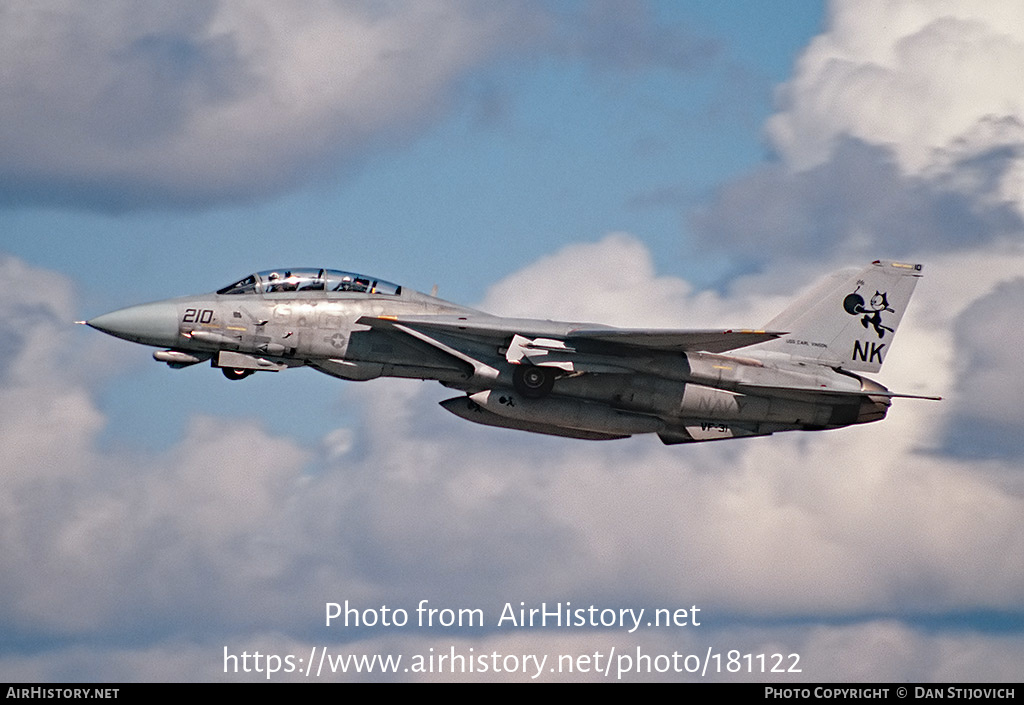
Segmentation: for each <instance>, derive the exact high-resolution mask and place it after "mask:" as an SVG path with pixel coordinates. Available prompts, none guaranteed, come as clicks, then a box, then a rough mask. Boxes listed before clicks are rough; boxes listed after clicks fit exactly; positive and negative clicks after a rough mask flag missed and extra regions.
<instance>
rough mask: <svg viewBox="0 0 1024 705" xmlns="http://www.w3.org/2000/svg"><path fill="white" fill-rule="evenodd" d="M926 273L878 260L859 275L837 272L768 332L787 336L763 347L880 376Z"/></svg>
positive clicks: (774, 321) (915, 266)
mask: <svg viewBox="0 0 1024 705" xmlns="http://www.w3.org/2000/svg"><path fill="white" fill-rule="evenodd" d="M922 269H923V267H922V265H920V264H903V263H901V262H889V261H875V262H873V263H872V264H871V265H869V266H868V267H867V268H865V269H863V270H861V271H860V272H851V271H843V272H837V273H836V274H833V275H832V276H831V277H829V278H828V279H827V280H825V281H824V282H822V283H821V284H819V285H818V286H817V287H815V288H814V289H812V290H811V291H810V292H808V293H807V294H806V295H805V296H802V297H800V298H799V299H798V300H797V301H796V302H794V303H793V304H792V305H790V306H789V307H788V308H787V309H786V310H785V311H783V312H782V313H780V314H779V315H778V316H776V317H775V318H773V319H772V320H771V321H770V322H769V323H768V324H767V325H766V326H765V328H766V329H768V330H785V331H789V334H788V335H784V336H782V337H781V338H779V339H778V340H773V341H771V342H769V343H765V344H763V345H761V346H759V348H760V349H762V350H774V351H778V352H783V353H789V354H791V355H792V356H793V357H794V358H796V359H800V360H806V361H809V362H816V363H819V364H823V365H829V366H832V367H841V368H843V369H846V370H856V371H860V372H878V370H879V369H880V368H881V366H882V362H884V361H885V356H886V355H887V354H888V352H889V350H890V349H891V347H892V340H893V337H894V336H895V335H896V327H897V326H898V325H899V323H900V319H901V318H902V317H903V312H904V311H905V310H906V308H907V304H908V303H909V302H910V295H911V294H913V293H914V286H915V285H916V284H917V280H918V279H919V278H920V277H921V272H922Z"/></svg>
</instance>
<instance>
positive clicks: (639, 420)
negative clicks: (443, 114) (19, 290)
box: [82, 261, 938, 444]
mask: <svg viewBox="0 0 1024 705" xmlns="http://www.w3.org/2000/svg"><path fill="white" fill-rule="evenodd" d="M921 270H922V267H921V265H919V264H903V263H899V262H883V261H876V262H873V263H872V264H871V265H869V266H868V267H866V268H865V269H864V270H862V271H860V272H857V271H855V270H854V271H852V272H850V271H846V272H838V273H836V274H833V275H832V276H831V277H829V278H828V279H826V280H825V281H823V282H822V283H821V284H820V285H819V286H818V287H816V288H815V289H814V290H812V291H810V292H809V293H808V294H807V295H805V296H803V297H802V298H800V300H798V301H797V302H796V303H794V304H793V305H792V306H790V307H789V308H787V309H786V310H785V311H783V312H782V313H781V314H780V315H779V316H777V317H776V318H774V319H773V320H772V321H770V322H769V323H768V324H767V326H765V328H764V329H763V330H648V329H628V328H613V327H610V326H603V325H593V324H584V323H563V322H558V321H547V320H535V319H525V318H503V317H499V316H493V315H490V314H487V313H484V312H482V311H477V310H474V309H471V308H466V307H464V306H459V305H457V304H453V303H450V302H448V301H444V300H442V299H439V298H436V297H435V296H428V295H426V294H422V293H419V292H417V291H412V290H410V289H407V288H404V287H401V286H398V285H396V284H392V283H390V282H386V281H383V280H380V279H376V278H374V277H371V276H364V275H362V274H355V273H352V272H343V271H337V270H333V269H276V270H268V271H265V272H259V273H257V274H251V275H249V276H247V277H245V278H243V279H240V280H239V281H237V282H235V283H234V284H230V285H229V286H226V287H224V288H223V289H220V290H219V291H217V292H215V293H210V294H203V295H199V296H188V297H185V298H180V299H171V300H167V301H158V302H156V303H150V304H143V305H140V306H132V307H129V308H124V309H121V310H118V311H114V312H112V313H107V314H104V315H102V316H98V317H96V318H93V319H92V320H90V321H82V323H86V324H87V325H89V326H92V327H93V328H96V329H97V330H101V331H103V332H105V333H109V334H110V335H113V336H117V337H118V338H123V339H125V340H130V341H132V342H136V343H142V344H144V345H152V346H156V347H158V348H161V349H160V350H157V351H156V352H154V353H153V357H154V358H156V359H157V360H159V361H160V362H165V363H167V364H168V365H170V366H171V367H173V368H181V367H188V366H190V365H195V364H198V363H201V362H206V361H209V362H210V364H211V365H212V366H213V367H217V368H220V370H221V371H222V372H223V373H224V376H226V377H227V378H228V379H232V380H240V379H243V378H245V377H248V376H249V375H251V374H253V373H254V372H259V371H270V372H277V371H280V370H284V369H286V368H289V367H300V366H307V367H312V368H314V369H316V370H319V371H320V372H323V373H325V374H328V375H331V376H332V377H340V378H341V379H347V380H369V379H373V378H375V377H382V376H383V377H408V378H417V379H432V380H437V381H438V382H440V383H441V384H443V385H445V386H446V387H450V388H452V389H457V390H459V391H460V392H462V393H461V394H459V395H458V396H456V397H453V398H451V399H448V400H446V401H443V402H441V406H443V407H444V408H445V409H447V410H448V411H450V412H452V413H453V414H455V415H457V416H460V417H462V418H464V419H468V420H469V421H474V422H476V423H480V424H485V425H488V426H500V427H503V428H512V429H519V430H523V431H531V432H534V433H544V434H550V435H555V436H567V437H569V438H581V439H588V440H608V439H615V438H626V437H628V436H632V435H634V434H639V433H656V434H658V437H659V438H661V440H662V441H663V442H665V443H668V444H674V443H691V442H696V441H710V440H718V439H724V438H740V437H748V436H768V435H771V434H773V433H776V432H779V431H798V430H799V431H813V430H822V429H831V428H840V427H843V426H849V425H852V424H862V423H868V422H871V421H878V420H880V419H882V418H884V417H885V415H886V412H887V411H888V409H889V405H890V404H891V399H892V398H893V397H914V396H915V395H909V394H895V393H893V392H890V391H889V390H888V389H886V388H885V387H883V386H882V385H880V384H878V383H877V382H874V381H872V380H870V379H866V378H864V377H862V376H860V375H859V374H857V373H858V372H877V371H878V370H879V368H881V366H882V362H883V361H884V360H885V356H886V355H887V354H888V353H889V351H890V350H891V348H892V340H893V336H894V335H895V333H896V327H897V326H898V325H899V322H900V319H901V318H902V316H903V312H904V310H905V309H906V307H907V303H908V302H909V301H910V295H911V293H913V290H914V285H915V284H916V283H917V280H918V278H919V277H920V276H921ZM915 398H924V399H938V397H915Z"/></svg>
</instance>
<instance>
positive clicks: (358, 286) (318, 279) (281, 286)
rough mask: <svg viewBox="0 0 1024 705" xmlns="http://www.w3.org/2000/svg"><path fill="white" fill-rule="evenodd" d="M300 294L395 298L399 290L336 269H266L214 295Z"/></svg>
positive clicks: (375, 280)
mask: <svg viewBox="0 0 1024 705" xmlns="http://www.w3.org/2000/svg"><path fill="white" fill-rule="evenodd" d="M301 291H348V292H354V293H358V294H380V295H384V296H398V295H399V294H401V293H402V287H400V286H398V285H397V284H392V283H391V282H386V281H383V280H381V279H374V278H373V277H368V276H366V275H363V274H356V273H354V272H341V271H338V270H336V269H268V270H267V271H265V272H257V273H256V274H250V275H249V276H247V277H245V278H244V279H240V280H238V281H237V282H235V283H234V284H231V285H229V286H226V287H224V288H223V289H220V290H218V291H217V293H218V294H278V293H283V292H288V293H292V292H301Z"/></svg>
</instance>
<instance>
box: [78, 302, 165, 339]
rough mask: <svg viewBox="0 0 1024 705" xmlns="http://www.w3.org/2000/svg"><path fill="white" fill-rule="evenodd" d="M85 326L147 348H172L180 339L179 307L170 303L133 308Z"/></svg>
mask: <svg viewBox="0 0 1024 705" xmlns="http://www.w3.org/2000/svg"><path fill="white" fill-rule="evenodd" d="M85 323H86V325H88V326H90V327H91V328H95V329H96V330H100V331H103V332H104V333H107V334H109V335H113V336H115V337H117V338H123V339H124V340H130V341H132V342H133V343H143V344H144V345H158V346H163V345H166V346H172V345H174V344H175V343H176V342H177V339H178V307H177V306H176V305H175V304H172V303H168V302H166V301H157V302H156V303H151V304H142V305H140V306H129V307H128V308H122V309H119V310H117V311H112V312H110V313H104V314H103V315H102V316H97V317H96V318H93V319H91V320H88V321H86V322H85Z"/></svg>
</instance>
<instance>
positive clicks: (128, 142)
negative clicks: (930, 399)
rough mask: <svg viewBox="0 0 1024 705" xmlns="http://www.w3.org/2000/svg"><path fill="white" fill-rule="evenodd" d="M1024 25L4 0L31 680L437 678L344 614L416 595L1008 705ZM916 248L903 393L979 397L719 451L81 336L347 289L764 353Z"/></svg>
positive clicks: (9, 673)
mask: <svg viewBox="0 0 1024 705" xmlns="http://www.w3.org/2000/svg"><path fill="white" fill-rule="evenodd" d="M1020 12H1021V10H1020V8H1019V7H1018V6H1017V5H1016V3H1014V2H1009V1H1008V2H1005V3H1003V2H993V3H991V4H990V5H986V6H984V7H975V5H974V4H973V3H964V4H961V3H956V2H939V3H930V2H924V1H923V0H921V1H920V2H909V3H905V4H900V5H899V6H893V5H890V4H889V3H886V2H882V1H881V0H878V1H877V2H869V3H848V2H842V1H839V0H837V1H836V2H834V3H831V4H829V5H828V6H827V7H826V6H825V5H823V4H819V3H811V2H775V3H754V2H750V3H741V2H735V3H677V2H657V1H653V2H616V1H614V0H609V1H607V2H588V3H584V2H553V1H552V2H539V1H538V2H529V1H526V0H524V1H522V2H512V3H502V4H501V5H485V4H481V3H474V2H462V1H460V0H452V1H451V2H445V3H440V2H439V3H417V2H410V3H405V2H385V3H375V2H364V1H361V0H360V1H355V2H351V3H341V4H331V3H326V2H324V3H318V2H314V3H309V4H308V5H305V6H302V8H301V9H298V8H297V7H296V6H293V5H287V6H283V5H280V4H274V3H260V2H253V3H226V2H219V3H179V4H176V5H175V6H173V7H170V8H167V7H163V6H158V5H152V6H149V5H142V6H137V5H135V4H133V3H127V2H120V1H119V0H109V1H107V2H103V3H99V4H97V5H95V6H94V9H92V10H85V9H83V8H82V7H79V6H77V5H75V4H74V3H69V2H63V1H62V0H48V2H44V3H37V4H33V5H32V6H31V7H23V6H21V5H20V4H18V3H14V2H4V1H0V89H3V90H4V93H5V95H8V96H12V98H11V99H10V100H8V101H6V102H5V104H4V105H3V106H0V153H4V154H5V155H7V158H6V159H5V160H4V163H3V164H0V270H2V271H3V272H4V274H5V280H6V281H7V282H8V285H7V287H6V290H7V292H8V294H7V296H6V300H2V301H0V332H2V333H3V336H4V338H3V339H4V341H5V342H4V343H2V344H0V351H2V352H3V358H4V361H3V362H0V409H2V411H0V441H2V442H3V444H4V447H5V448H7V449H8V453H7V457H6V458H5V459H4V460H3V461H0V472H2V473H3V474H4V475H5V481H4V489H3V490H2V491H0V526H4V527H6V528H5V529H4V531H3V532H2V533H0V556H2V557H0V576H3V577H0V595H4V597H0V634H3V635H4V636H3V637H2V638H0V676H2V677H3V678H5V679H14V680H92V679H98V680H104V679H109V680H122V679H124V680H131V679H143V680H153V679H157V680H190V679H202V680H218V679H225V676H224V674H223V673H222V672H221V670H220V661H219V655H220V654H221V653H222V650H223V647H224V646H225V645H229V646H230V648H232V649H236V650H237V651H238V652H241V651H242V650H243V648H247V647H250V648H251V647H254V646H258V647H259V648H263V649H265V650H277V651H280V652H281V653H284V652H285V651H287V650H289V649H292V650H294V651H295V652H296V653H300V652H301V653H308V652H309V648H310V646H311V645H323V644H328V645H331V646H332V648H337V649H339V650H343V649H346V648H352V649H359V650H364V651H365V650H369V651H373V650H381V649H383V650H392V651H394V652H396V653H399V652H400V653H405V654H411V653H412V652H414V651H417V650H419V651H424V650H426V649H427V648H429V647H431V646H435V645H437V646H443V647H447V646H448V645H449V641H444V640H441V641H437V635H436V634H427V633H423V632H419V631H417V630H405V631H398V632H387V631H381V630H366V631H361V632H341V631H339V630H324V629H323V628H322V626H320V622H319V620H320V618H321V615H322V609H323V603H324V602H325V601H337V600H339V599H341V600H344V599H352V600H359V601H360V602H361V603H365V604H367V605H369V604H379V603H381V602H385V601H386V602H388V603H390V604H395V605H398V606H402V607H405V608H407V609H409V608H413V607H415V605H416V603H417V602H418V600H419V599H424V598H427V599H431V600H432V601H436V602H438V603H441V602H447V603H448V604H449V606H463V605H465V606H481V607H486V608H488V609H489V610H491V609H492V608H495V607H497V606H500V605H501V604H502V603H503V602H505V601H513V602H515V603H516V604H518V601H519V600H526V601H530V600H533V601H534V602H540V601H547V602H549V603H550V602H558V601H560V600H561V601H565V600H571V601H572V602H573V603H574V604H577V605H584V604H590V603H599V602H603V603H607V604H611V605H613V606H617V607H619V606H633V605H637V606H661V605H675V604H676V603H678V602H679V601H680V600H683V601H688V603H692V602H694V601H695V600H696V601H698V604H701V605H702V607H703V609H704V610H705V614H706V615H707V617H708V626H707V628H706V629H705V630H703V631H687V632H683V633H673V634H671V635H666V634H652V633H644V634H641V635H639V636H636V637H633V636H630V635H623V634H621V633H617V632H607V631H602V632H598V633H593V634H592V633H587V634H584V635H578V634H573V633H567V632H559V631H555V632H551V631H538V632H536V633H534V632H529V633H527V634H526V635H525V636H523V635H522V634H519V635H516V634H509V633H504V632H502V631H501V630H490V631H486V632H485V633H483V634H479V633H459V634H455V635H452V636H451V637H450V638H451V640H452V642H454V643H457V644H458V645H459V646H460V647H465V648H469V647H474V648H485V646H486V648H499V649H501V648H504V649H508V648H512V646H513V645H514V646H515V648H520V649H521V648H531V649H534V650H536V651H537V652H538V653H540V652H548V653H556V652H559V651H560V650H562V651H564V650H572V651H578V650H580V649H583V650H587V649H590V650H593V649H595V648H608V647H610V646H612V645H615V646H617V647H620V648H635V647H636V646H637V645H638V644H639V645H642V646H643V647H644V648H649V649H652V650H654V649H662V650H664V649H668V650H670V651H671V650H672V649H689V650H693V651H694V652H697V653H703V652H704V650H706V648H707V646H708V645H709V644H710V643H715V644H725V643H728V644H730V645H733V646H731V647H730V648H737V649H744V650H758V649H760V650H764V649H778V648H785V649H788V650H790V651H799V652H801V653H802V654H803V655H804V662H805V665H806V669H805V670H804V672H803V673H802V677H801V679H803V680H870V681H886V680H911V681H913V680H943V681H945V680H958V681H962V680H1014V679H1015V678H1017V677H1018V669H1019V663H1020V656H1021V654H1022V653H1024V636H1022V633H1021V629H1020V624H1021V614H1022V605H1024V593H1022V592H1021V586H1022V585H1024V582H1022V581H1021V580H1020V575H1021V572H1022V570H1024V564H1022V562H1021V561H1022V558H1021V557H1022V556H1024V533H1022V529H1021V526H1020V522H1019V517H1020V516H1021V511H1022V509H1024V507H1022V496H1024V493H1022V489H1024V488H1022V486H1021V473H1020V468H1021V458H1022V457H1024V446H1022V445H1021V442H1020V438H1021V437H1024V436H1022V435H1021V434H1020V430H1021V426H1022V424H1024V417H1022V415H1021V412H1020V408H1019V402H1018V400H1019V398H1020V393H1024V389H1022V388H1021V384H1022V382H1021V381H1020V380H1022V379H1024V375H1021V374H1020V372H1021V370H1020V363H1019V360H1018V355H1017V354H1016V351H1017V350H1018V349H1019V347H1018V344H1019V343H1024V340H1021V339H1020V338H1021V334H1020V333H1019V332H1018V330H1019V326H1018V325H1017V323H1016V311H1019V306H1016V305H1013V303H1014V302H1016V301H1018V300H1019V299H1020V298H1021V297H1022V296H1024V284H1022V282H1024V279H1022V272H1024V252H1022V248H1021V244H1022V239H1021V233H1022V232H1024V227H1022V220H1021V219H1022V217H1024V193H1022V191H1021V188H1020V183H1021V181H1020V179H1019V178H1018V175H1019V174H1020V173H1022V172H1021V169H1024V164H1022V162H1021V157H1020V154H1022V153H1024V150H1022V149H1021V147H1022V146H1024V130H1022V129H1021V127H1020V125H1022V124H1024V105H1021V104H1020V101H1019V97H1018V96H1017V91H1016V87H1015V86H1016V81H1015V79H1014V78H1013V77H1014V76H1015V75H1016V74H1015V73H1014V71H1015V70H1016V67H1021V65H1022V64H1024V58H1022V57H1024V36H1022V35H1020V33H1019V31H1018V30H1016V29H1012V31H1011V30H1010V29H1007V27H1009V28H1016V27H1022V26H1024V18H1022V17H1020V16H1019V15H1020ZM43 13H48V14H46V15H45V16H46V17H47V18H49V19H48V20H47V21H45V22H44V21H41V19H40V18H41V17H43V16H44V15H43ZM1018 20H1020V21H1018ZM889 256H892V257H900V258H908V259H913V260H915V261H921V262H924V263H925V266H926V269H925V273H926V274H925V278H924V279H923V280H922V284H921V286H920V287H919V289H918V292H917V293H916V294H915V301H914V303H913V304H912V306H911V309H910V311H909V312H908V314H907V317H906V318H905V319H904V323H903V326H902V327H901V341H900V345H899V347H897V348H896V351H897V352H896V353H894V354H893V355H891V356H890V358H889V362H888V364H887V365H886V370H885V371H884V373H882V374H881V375H880V376H879V380H880V381H882V382H883V383H885V384H887V385H888V386H890V387H892V388H894V389H896V390H898V391H904V392H909V393H918V394H942V395H943V396H945V397H946V401H944V402H942V403H941V404H927V403H923V402H920V403H918V402H908V403H897V404H896V405H894V407H893V411H892V412H891V414H890V418H888V419H887V420H886V421H884V422H883V423H882V424H875V425H872V426H870V427H865V428H858V429H849V430H846V431H843V432H839V433H825V434H812V435H813V437H809V436H804V435H800V434H796V435H795V436H794V437H792V438H790V437H781V438H776V437H773V438H769V439H757V440H752V441H749V442H745V443H744V442H738V443H736V444H733V445H730V444H722V445H721V446H720V445H719V444H711V445H710V446H700V447H693V448H665V447H662V446H661V444H660V443H658V442H657V440H656V439H652V438H646V437H638V438H634V439H630V440H628V441H622V442H615V443H599V444H590V443H583V442H569V441H565V440H560V439H550V438H539V437H537V438H535V437H533V436H527V435H525V434H518V433H515V432H512V431H506V430H500V429H487V428H482V427H472V426H471V425H469V424H465V423H463V422H461V421H460V420H458V419H455V418H454V417H451V416H450V415H448V414H445V413H444V411H443V410H441V409H439V408H438V407H437V405H436V402H437V401H439V400H440V399H442V398H444V396H446V392H445V390H444V389H442V388H440V387H438V386H437V385H431V384H427V383H421V384H417V383H412V382H394V381H383V380H382V381H376V382H371V383H367V384H355V383H342V382H340V381H337V380H333V379H329V378H326V377H324V376H322V375H318V374H316V373H315V372H312V371H310V370H293V371H288V372H286V373H281V374H265V375H264V374H261V375H256V376H254V377H253V378H251V379H249V380H246V381H245V382H244V383H230V382H228V381H227V380H224V379H223V378H222V377H221V376H220V375H219V374H217V372H216V370H211V369H208V368H204V367H198V368H191V369H186V370H181V371H173V370H169V369H168V368H166V367H165V366H164V365H160V364H157V363H156V362H154V361H153V360H152V359H151V357H150V351H148V350H145V349H143V348H141V347H138V346H131V345H128V344H127V343H123V342H122V341H116V340H113V339H108V338H106V337H105V336H101V335H99V334H98V333H97V332H96V331H93V330H89V329H86V328H83V327H77V326H73V325H72V324H71V321H74V320H76V319H81V318H88V317H91V316H95V315H97V314H99V313H103V312H106V311H109V310H112V309H114V308H119V307H121V306H125V305H130V304H133V303H139V302H142V301H149V300H155V299H161V298H168V297H171V296H178V295H184V294H188V293H197V292H202V291H210V290H213V289H216V288H219V287H221V286H223V285H225V284H228V283H230V282H231V281H234V280H236V279H238V278H240V277H241V276H244V275H245V274H247V273H249V272H252V271H257V270H262V269H266V268H270V267H276V266H324V267H331V268H340V269H352V270H357V271H366V272H370V273H373V274H376V275H378V276H380V277H382V278H384V279H388V280H391V281H395V282H398V283H402V284H404V285H407V286H412V287H413V288H417V289H420V290H429V289H430V287H431V286H433V285H434V284H437V285H438V286H439V289H440V294H441V296H443V297H445V298H449V299H451V300H454V301H457V302H459V303H464V304H468V305H473V306H479V307H481V308H484V309H487V310H490V311H493V312H495V313H500V314H505V315H516V314H519V315H530V316H539V317H552V318H563V319H569V320H593V321H598V322H608V323H613V324H620V325H649V326H664V327H687V326H692V327H703V326H707V325H740V326H757V325H760V324H763V323H764V322H766V321H767V320H768V319H769V318H771V317H772V316H773V315H774V314H775V313H777V312H778V311H779V310H780V309H781V307H782V306H783V305H785V302H786V301H787V300H788V299H789V298H790V297H791V296H793V295H795V294H796V293H798V292H799V291H800V290H801V289H803V288H805V287H806V286H808V285H810V284H812V283H813V282H814V281H815V280H816V279H817V278H820V277H821V276H823V275H824V274H827V273H828V272H830V271H832V270H833V269H837V268H840V267H846V266H857V265H861V264H863V263H864V262H867V261H870V260H872V259H876V258H879V257H889ZM567 284H571V286H567ZM1008 302H1009V303H1008ZM992 331H997V333H992ZM993 336H995V337H998V338H1000V340H1001V342H1002V343H1003V344H1002V345H999V346H993V345H991V343H990V340H991V338H992V337H993ZM280 400H289V401H288V403H286V404H282V403H279V402H280ZM898 402H902V400H898ZM111 576H117V577H116V579H113V580H112V578H111ZM72 605H73V606H75V608H74V610H71V609H70V608H71V606H72ZM686 606H688V605H686ZM69 611H73V612H74V615H69ZM519 637H521V638H523V639H525V641H523V642H519V641H515V638H519ZM442 642H443V643H442ZM524 644H525V645H526V646H524ZM958 653H969V654H972V656H971V657H969V658H966V659H958V658H957V657H956V654H958ZM125 664H129V665H125ZM227 679H228V680H232V679H233V678H227ZM721 680H728V678H724V677H723V678H721Z"/></svg>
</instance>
